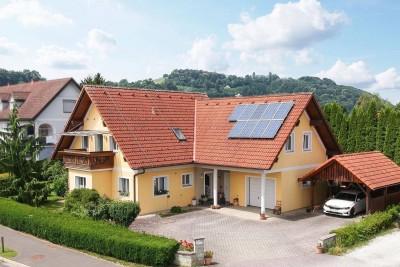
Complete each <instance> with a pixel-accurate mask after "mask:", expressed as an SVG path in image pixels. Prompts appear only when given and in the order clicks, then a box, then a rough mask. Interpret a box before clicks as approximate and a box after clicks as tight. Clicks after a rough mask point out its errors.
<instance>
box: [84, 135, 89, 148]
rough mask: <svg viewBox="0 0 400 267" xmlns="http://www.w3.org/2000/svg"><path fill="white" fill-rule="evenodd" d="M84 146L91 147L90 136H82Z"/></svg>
mask: <svg viewBox="0 0 400 267" xmlns="http://www.w3.org/2000/svg"><path fill="white" fill-rule="evenodd" d="M82 148H83V149H88V148H89V136H87V135H86V136H82Z"/></svg>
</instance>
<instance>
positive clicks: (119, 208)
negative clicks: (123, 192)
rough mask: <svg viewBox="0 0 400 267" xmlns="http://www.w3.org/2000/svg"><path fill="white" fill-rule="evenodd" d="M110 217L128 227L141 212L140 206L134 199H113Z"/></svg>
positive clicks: (110, 206) (109, 211)
mask: <svg viewBox="0 0 400 267" xmlns="http://www.w3.org/2000/svg"><path fill="white" fill-rule="evenodd" d="M108 213H109V218H110V219H111V220H112V221H114V222H115V223H116V224H120V225H124V226H126V227H128V226H129V225H131V223H132V222H133V221H134V220H135V219H136V217H137V216H138V215H139V213H140V206H139V204H138V203H135V202H133V201H111V202H110V204H109V210H108Z"/></svg>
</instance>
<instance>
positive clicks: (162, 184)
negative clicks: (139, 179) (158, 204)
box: [153, 176, 168, 196]
mask: <svg viewBox="0 0 400 267" xmlns="http://www.w3.org/2000/svg"><path fill="white" fill-rule="evenodd" d="M153 182H154V195H155V196H160V195H166V194H168V177H167V176H157V177H154V178H153Z"/></svg>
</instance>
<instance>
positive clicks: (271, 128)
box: [262, 120, 283, 138]
mask: <svg viewBox="0 0 400 267" xmlns="http://www.w3.org/2000/svg"><path fill="white" fill-rule="evenodd" d="M282 123H283V120H272V121H271V123H270V124H268V127H267V129H265V132H264V133H263V135H262V137H263V138H274V137H275V135H276V134H277V132H278V130H279V128H280V127H281V125H282Z"/></svg>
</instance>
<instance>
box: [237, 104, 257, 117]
mask: <svg viewBox="0 0 400 267" xmlns="http://www.w3.org/2000/svg"><path fill="white" fill-rule="evenodd" d="M256 108H257V105H254V104H251V105H247V107H246V109H245V110H244V111H243V113H242V115H240V117H239V119H238V120H248V119H250V117H251V115H253V112H254V110H255V109H256Z"/></svg>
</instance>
